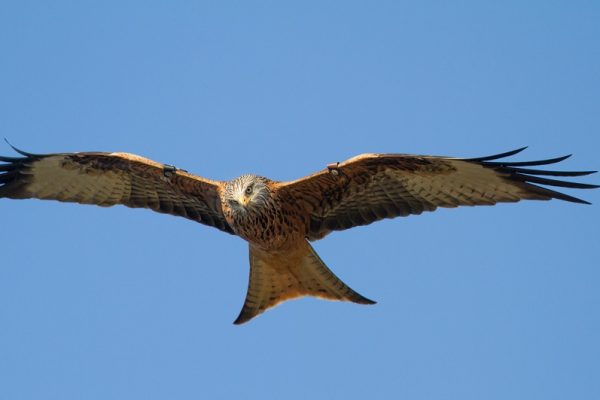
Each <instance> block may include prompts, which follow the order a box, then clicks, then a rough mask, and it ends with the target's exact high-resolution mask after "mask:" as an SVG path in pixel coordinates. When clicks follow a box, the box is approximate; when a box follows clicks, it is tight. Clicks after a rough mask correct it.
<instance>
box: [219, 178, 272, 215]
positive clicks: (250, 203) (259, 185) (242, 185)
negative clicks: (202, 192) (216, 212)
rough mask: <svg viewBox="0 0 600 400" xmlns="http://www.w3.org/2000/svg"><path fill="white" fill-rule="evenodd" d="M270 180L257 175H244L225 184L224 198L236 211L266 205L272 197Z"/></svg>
mask: <svg viewBox="0 0 600 400" xmlns="http://www.w3.org/2000/svg"><path fill="white" fill-rule="evenodd" d="M268 182H269V180H268V179H267V178H263V177H260V176H256V175H242V176H240V177H237V178H235V179H233V180H231V181H229V182H227V184H226V185H225V191H224V200H225V202H227V205H228V206H229V207H230V208H231V209H232V210H233V211H234V212H236V211H247V210H248V209H252V208H260V207H263V206H266V205H267V203H268V201H269V199H270V195H271V193H270V191H269V187H268V185H267V184H268Z"/></svg>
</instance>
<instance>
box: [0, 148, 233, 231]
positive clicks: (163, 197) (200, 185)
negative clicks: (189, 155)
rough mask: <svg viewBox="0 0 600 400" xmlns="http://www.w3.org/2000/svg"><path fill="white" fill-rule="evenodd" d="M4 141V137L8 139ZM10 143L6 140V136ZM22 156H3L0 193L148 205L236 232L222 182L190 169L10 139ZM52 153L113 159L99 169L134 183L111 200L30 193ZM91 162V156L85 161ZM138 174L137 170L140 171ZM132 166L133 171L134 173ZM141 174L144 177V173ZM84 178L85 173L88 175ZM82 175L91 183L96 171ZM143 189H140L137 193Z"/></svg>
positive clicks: (84, 201) (134, 205) (100, 202)
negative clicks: (28, 146) (40, 150)
mask: <svg viewBox="0 0 600 400" xmlns="http://www.w3.org/2000/svg"><path fill="white" fill-rule="evenodd" d="M5 141H6V139H5ZM7 143H8V141H7ZM8 144H9V145H10V146H11V147H12V148H13V149H14V150H15V151H16V152H17V153H19V154H20V155H21V157H6V156H0V198H3V197H6V198H12V199H28V198H40V199H50V200H58V201H62V202H75V203H80V204H96V205H100V206H112V205H116V204H121V205H124V206H127V207H131V208H147V209H151V210H153V211H156V212H159V213H163V214H170V215H175V216H181V217H184V218H187V219H190V220H193V221H196V222H200V223H202V224H205V225H208V226H212V227H215V228H217V229H219V230H221V231H223V232H227V233H230V234H235V233H234V232H233V230H232V229H231V227H230V226H229V224H228V223H227V221H226V220H225V217H224V215H223V213H222V210H221V207H220V202H219V185H220V182H217V181H210V180H207V179H204V178H201V177H198V176H196V175H192V174H189V173H187V172H186V171H184V170H180V169H177V168H175V167H172V166H170V165H166V164H160V163H156V162H154V161H152V160H148V159H144V158H142V157H139V156H135V155H129V154H127V156H131V159H128V158H125V156H124V154H125V153H103V152H86V153H52V154H34V153H29V152H26V151H23V150H20V149H18V148H16V147H14V146H13V145H11V144H10V143H8ZM52 157H64V158H65V159H72V158H77V159H78V158H81V159H82V160H83V158H85V157H88V158H90V159H94V158H102V159H104V160H108V159H111V161H114V162H113V163H112V165H110V166H107V168H106V169H97V170H96V171H97V172H106V171H108V170H111V168H113V169H112V171H113V172H118V173H122V174H129V175H128V178H130V179H131V182H130V184H131V187H129V188H123V193H116V197H118V198H119V200H115V198H114V197H115V196H113V198H111V199H110V200H109V201H107V200H103V201H99V202H96V201H94V200H92V201H89V200H87V199H86V200H81V199H80V198H78V197H72V198H69V197H65V196H62V195H61V196H45V197H37V196H36V195H35V193H33V194H32V193H29V192H28V190H27V188H28V186H29V185H30V184H31V182H32V181H33V180H34V179H35V177H34V175H33V172H32V168H34V166H35V164H36V163H38V162H41V161H43V160H47V159H50V158H52ZM86 161H89V160H86ZM138 169H139V170H140V173H139V174H137V175H135V174H136V170H138ZM132 170H133V172H132ZM142 174H143V176H142ZM84 175H85V178H81V176H84ZM84 175H79V176H78V179H89V182H92V180H93V179H95V178H94V175H95V174H84ZM153 190H154V192H152V194H153V196H152V198H146V197H144V194H145V193H147V192H148V191H153ZM136 191H139V192H140V193H136Z"/></svg>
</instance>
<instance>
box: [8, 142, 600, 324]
mask: <svg viewBox="0 0 600 400" xmlns="http://www.w3.org/2000/svg"><path fill="white" fill-rule="evenodd" d="M15 150H16V151H17V152H19V153H20V154H21V155H22V157H0V161H1V162H4V164H0V197H7V198H12V199H27V198H38V199H52V200H58V201H65V202H75V203H82V204H96V205H100V206H113V205H116V204H123V205H125V206H128V207H135V208H149V209H152V210H154V211H157V212H161V213H167V214H172V215H177V216H181V217H185V218H188V219H191V220H194V221H197V222H200V223H203V224H205V225H209V226H213V227H215V228H218V229H220V230H222V231H224V232H227V233H230V234H234V235H238V236H240V237H242V238H243V239H245V240H246V241H248V242H249V245H250V279H249V285H248V293H247V295H246V301H245V303H244V306H243V308H242V311H241V312H240V315H239V316H238V318H237V319H236V321H235V323H236V324H239V323H243V322H246V321H248V320H250V319H252V318H253V317H255V316H256V315H258V314H260V313H262V312H263V311H265V310H267V309H268V308H270V307H273V306H275V305H277V304H278V303H280V302H282V301H285V300H289V299H293V298H296V297H300V296H316V297H321V298H325V299H330V300H344V301H352V302H355V303H361V304H373V303H374V302H373V301H371V300H369V299H367V298H365V297H363V296H361V295H360V294H358V293H357V292H355V291H354V290H352V289H351V288H350V287H348V286H347V285H346V284H345V283H343V282H342V281H341V280H340V279H339V278H338V277H337V276H335V275H334V274H333V272H331V271H330V270H329V268H327V266H326V265H325V264H324V263H323V261H322V260H321V259H320V258H319V256H318V255H317V254H316V253H315V251H314V250H313V248H312V246H311V245H310V244H309V242H308V240H311V241H312V240H318V239H321V238H323V237H324V236H325V235H327V234H329V233H330V232H332V231H336V230H344V229H348V228H352V227H354V226H359V225H367V224H370V223H372V222H375V221H378V220H380V219H383V218H394V217H397V216H407V215H411V214H421V213H422V212H423V211H434V210H435V209H436V208H437V207H458V206H463V205H469V206H475V205H493V204H496V203H500V202H516V201H519V200H524V199H527V200H550V199H560V200H565V201H570V202H575V203H587V202H585V201H584V200H581V199H578V198H575V197H572V196H569V195H567V194H564V193H560V192H557V191H554V190H552V189H548V188H546V187H542V186H538V185H544V186H555V187H567V188H575V189H591V188H597V187H599V186H597V185H590V184H584V183H574V182H568V181H562V180H556V179H553V178H552V179H551V178H544V177H542V176H558V177H573V176H582V175H588V174H591V173H593V172H595V171H546V170H537V169H530V168H524V167H530V166H541V165H547V164H553V163H557V162H560V161H562V160H564V159H565V158H567V157H568V156H566V157H559V158H554V159H548V160H540V161H529V162H505V161H498V160H499V159H502V158H504V157H508V156H512V155H514V154H516V153H518V152H520V151H522V150H523V149H518V150H515V151H511V152H507V153H503V154H498V155H495V156H489V157H481V158H472V159H459V158H449V157H437V156H418V155H408V154H362V155H360V156H357V157H354V158H351V159H349V160H347V161H345V162H342V163H334V164H330V165H328V166H327V168H325V169H324V170H322V171H320V172H317V173H315V174H313V175H310V176H307V177H304V178H301V179H298V180H296V181H291V182H276V181H272V180H270V179H267V178H263V177H259V176H256V175H242V176H240V177H238V178H236V179H233V180H231V181H227V182H222V181H212V180H209V179H205V178H202V177H199V176H196V175H192V174H189V173H188V172H186V171H184V170H181V169H177V168H175V167H172V166H169V165H164V164H160V163H157V162H154V161H152V160H148V159H146V158H143V157H139V156H136V155H133V154H128V153H64V154H46V155H38V154H31V153H26V152H23V151H21V150H18V149H15Z"/></svg>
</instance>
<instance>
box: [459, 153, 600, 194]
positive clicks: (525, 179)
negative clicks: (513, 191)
mask: <svg viewBox="0 0 600 400" xmlns="http://www.w3.org/2000/svg"><path fill="white" fill-rule="evenodd" d="M525 149H526V147H522V148H520V149H517V150H513V151H508V152H506V153H501V154H496V155H493V156H486V157H478V158H467V159H463V160H464V161H467V162H472V163H477V164H480V165H481V166H483V167H486V168H491V169H494V170H496V171H498V172H499V173H501V174H506V179H508V180H511V181H519V182H522V183H524V184H525V185H526V188H527V189H529V190H531V191H532V192H534V193H537V194H539V195H542V196H544V197H547V198H554V199H560V200H564V201H569V202H572V203H580V204H591V203H590V202H587V201H585V200H582V199H579V198H577V197H573V196H569V195H567V194H564V193H560V192H557V191H554V190H550V189H547V188H545V187H542V186H537V185H534V183H537V184H540V185H546V186H554V187H565V188H571V189H597V188H600V185H594V184H588V183H579V182H569V181H562V180H557V179H548V178H542V177H540V176H539V175H546V176H565V177H572V176H585V175H591V174H594V173H596V172H597V171H547V170H537V169H528V168H520V167H526V166H541V165H548V164H556V163H559V162H561V161H564V160H566V159H567V158H569V157H571V156H572V154H567V155H565V156H561V157H555V158H548V159H545V160H536V161H520V162H509V161H492V160H499V159H501V158H504V157H509V156H512V155H515V154H517V153H520V152H521V151H523V150H525Z"/></svg>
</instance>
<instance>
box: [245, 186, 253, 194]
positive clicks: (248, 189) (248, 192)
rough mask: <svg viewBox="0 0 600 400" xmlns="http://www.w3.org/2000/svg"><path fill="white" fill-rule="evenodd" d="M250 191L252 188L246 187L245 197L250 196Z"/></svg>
mask: <svg viewBox="0 0 600 400" xmlns="http://www.w3.org/2000/svg"><path fill="white" fill-rule="evenodd" d="M252 189H253V188H252V186H248V187H247V188H246V194H247V195H250V194H252Z"/></svg>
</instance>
